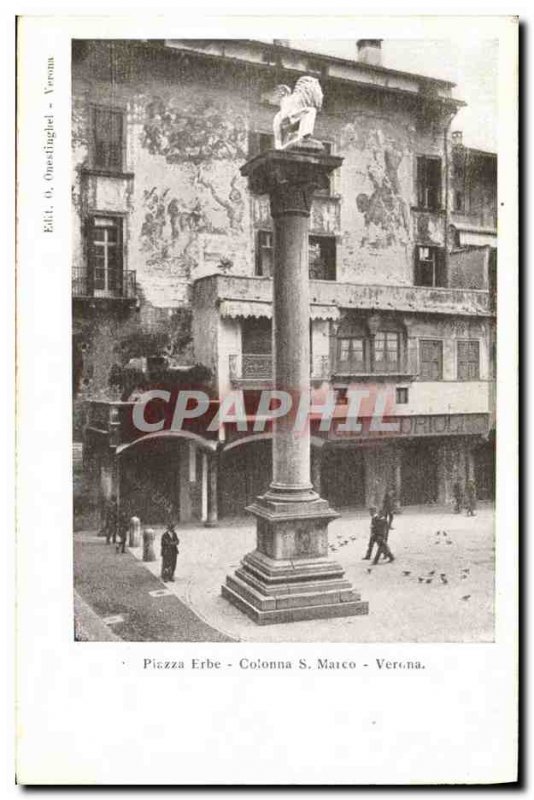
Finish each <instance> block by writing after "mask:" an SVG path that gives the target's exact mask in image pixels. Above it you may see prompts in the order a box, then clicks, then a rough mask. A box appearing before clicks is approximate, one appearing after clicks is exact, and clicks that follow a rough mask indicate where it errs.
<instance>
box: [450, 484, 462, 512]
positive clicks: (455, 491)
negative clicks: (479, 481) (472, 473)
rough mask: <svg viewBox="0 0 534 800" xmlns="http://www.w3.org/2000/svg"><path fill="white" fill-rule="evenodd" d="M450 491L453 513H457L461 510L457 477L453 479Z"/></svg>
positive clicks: (460, 492) (460, 491)
mask: <svg viewBox="0 0 534 800" xmlns="http://www.w3.org/2000/svg"><path fill="white" fill-rule="evenodd" d="M452 493H453V496H454V513H455V514H459V513H460V511H461V510H462V487H461V485H460V481H459V480H458V478H456V480H455V481H454V484H453V486H452Z"/></svg>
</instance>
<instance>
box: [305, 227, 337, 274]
mask: <svg viewBox="0 0 534 800" xmlns="http://www.w3.org/2000/svg"><path fill="white" fill-rule="evenodd" d="M309 267H310V278H311V279H312V280H320V281H335V279H336V237H335V236H310V238H309Z"/></svg>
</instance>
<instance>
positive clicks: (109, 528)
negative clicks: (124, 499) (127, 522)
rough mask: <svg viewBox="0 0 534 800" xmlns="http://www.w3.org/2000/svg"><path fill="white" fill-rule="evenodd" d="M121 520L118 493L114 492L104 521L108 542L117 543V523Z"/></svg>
mask: <svg viewBox="0 0 534 800" xmlns="http://www.w3.org/2000/svg"><path fill="white" fill-rule="evenodd" d="M118 522H119V507H118V503H117V495H116V494H112V495H111V497H110V499H109V501H108V503H107V506H106V516H105V521H104V531H105V533H106V544H109V543H110V541H111V542H113V544H115V542H116V541H117V525H118Z"/></svg>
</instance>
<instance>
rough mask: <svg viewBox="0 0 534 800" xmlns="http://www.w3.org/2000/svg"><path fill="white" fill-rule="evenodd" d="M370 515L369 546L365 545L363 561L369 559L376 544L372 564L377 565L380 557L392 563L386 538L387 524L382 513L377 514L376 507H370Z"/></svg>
mask: <svg viewBox="0 0 534 800" xmlns="http://www.w3.org/2000/svg"><path fill="white" fill-rule="evenodd" d="M369 511H370V514H371V532H370V536H369V544H368V545H367V553H366V554H365V556H364V561H366V560H368V559H370V558H371V555H372V552H373V547H374V545H375V544H376V546H377V550H376V555H375V559H374V561H373V564H377V563H378V559H379V558H380V556H381V555H383V556H385V557H386V558H387V559H388V560H389V561H394V556H393V553H392V552H391V550H390V549H389V546H388V542H387V537H388V530H389V528H388V522H387V519H386V517H385V515H384V514H383V513H381V514H378V513H377V510H376V507H375V506H371V508H370V509H369Z"/></svg>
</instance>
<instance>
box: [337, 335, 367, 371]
mask: <svg viewBox="0 0 534 800" xmlns="http://www.w3.org/2000/svg"><path fill="white" fill-rule="evenodd" d="M364 348H365V340H364V339H363V338H360V337H351V338H348V337H347V338H340V339H338V355H337V363H338V369H339V371H340V372H341V373H345V374H352V373H355V372H365V371H366V367H365V349H364Z"/></svg>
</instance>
